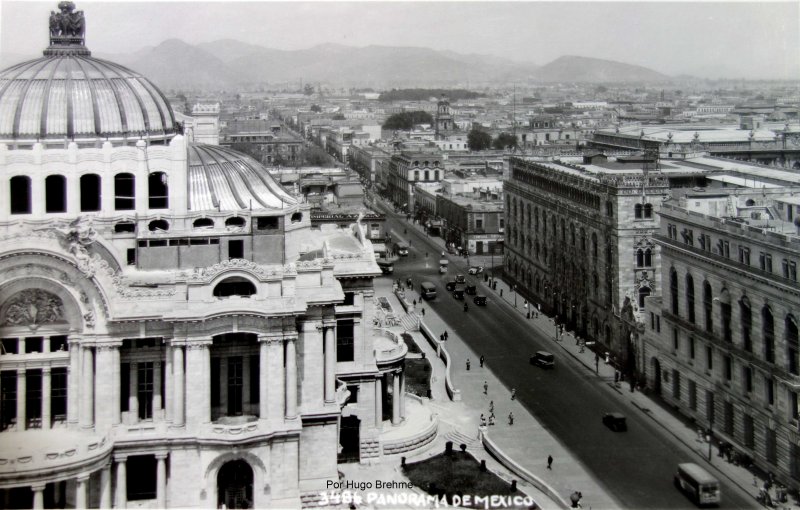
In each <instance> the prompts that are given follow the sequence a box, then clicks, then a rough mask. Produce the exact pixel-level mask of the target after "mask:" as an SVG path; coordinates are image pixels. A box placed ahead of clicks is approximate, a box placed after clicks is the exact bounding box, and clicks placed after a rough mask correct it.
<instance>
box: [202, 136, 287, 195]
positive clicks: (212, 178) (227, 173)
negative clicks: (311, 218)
mask: <svg viewBox="0 0 800 510" xmlns="http://www.w3.org/2000/svg"><path fill="white" fill-rule="evenodd" d="M188 172H189V175H188V184H189V210H191V211H204V210H210V209H218V210H227V211H230V210H238V209H250V208H252V209H285V208H288V207H291V206H293V205H296V204H297V200H296V199H295V198H294V197H293V196H292V195H290V194H289V193H288V192H287V191H286V190H285V189H284V188H283V187H282V186H281V185H280V184H278V182H277V181H275V179H273V178H272V175H270V173H269V172H268V171H267V169H266V168H264V167H263V166H262V165H261V164H260V163H259V162H257V161H256V160H254V159H253V158H251V157H249V156H247V155H245V154H242V153H240V152H237V151H235V150H233V149H229V148H227V147H220V146H219V145H206V144H197V143H193V144H190V145H189V170H188Z"/></svg>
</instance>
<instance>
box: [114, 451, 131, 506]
mask: <svg viewBox="0 0 800 510" xmlns="http://www.w3.org/2000/svg"><path fill="white" fill-rule="evenodd" d="M114 461H115V462H116V463H117V483H116V484H114V485H115V489H114V496H115V497H114V499H115V504H116V507H117V508H125V507H126V506H127V505H128V470H127V464H126V463H127V462H128V457H127V456H124V455H123V456H121V457H114Z"/></svg>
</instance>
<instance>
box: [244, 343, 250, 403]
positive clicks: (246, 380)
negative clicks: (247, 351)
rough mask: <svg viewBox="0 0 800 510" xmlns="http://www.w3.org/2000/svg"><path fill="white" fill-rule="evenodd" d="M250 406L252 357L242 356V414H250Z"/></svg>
mask: <svg viewBox="0 0 800 510" xmlns="http://www.w3.org/2000/svg"><path fill="white" fill-rule="evenodd" d="M249 405H250V356H249V355H244V356H242V414H250V413H249V412H248V409H249V407H248V406H249Z"/></svg>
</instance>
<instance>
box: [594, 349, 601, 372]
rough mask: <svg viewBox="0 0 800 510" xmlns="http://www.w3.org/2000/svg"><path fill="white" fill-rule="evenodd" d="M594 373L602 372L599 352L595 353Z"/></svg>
mask: <svg viewBox="0 0 800 510" xmlns="http://www.w3.org/2000/svg"><path fill="white" fill-rule="evenodd" d="M594 373H595V374H599V373H600V355H599V354H597V353H595V355H594Z"/></svg>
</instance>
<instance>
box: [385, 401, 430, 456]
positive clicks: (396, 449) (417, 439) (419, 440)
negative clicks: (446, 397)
mask: <svg viewBox="0 0 800 510" xmlns="http://www.w3.org/2000/svg"><path fill="white" fill-rule="evenodd" d="M406 396H408V394H406ZM438 430H439V417H438V416H437V415H436V414H431V421H430V423H429V424H428V426H427V427H425V428H424V429H422V430H421V431H419V432H417V433H416V434H414V435H413V436H409V437H405V438H402V439H396V440H394V441H386V442H383V443H382V445H381V447H382V448H383V454H384V455H395V454H398V453H404V452H408V451H411V450H416V449H417V448H421V447H423V446H425V445H426V444H428V443H430V442H431V441H433V440H434V439H436V433H437V432H438Z"/></svg>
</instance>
